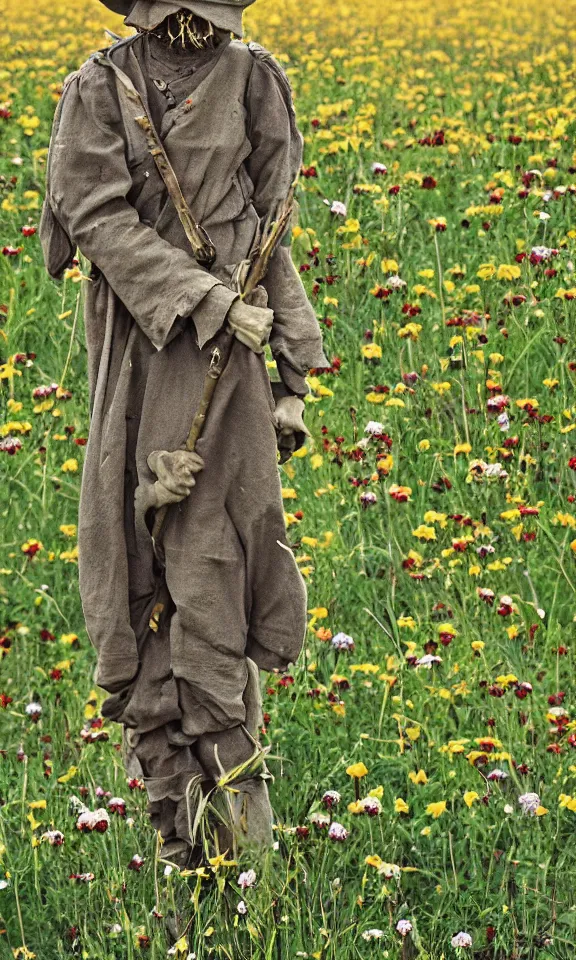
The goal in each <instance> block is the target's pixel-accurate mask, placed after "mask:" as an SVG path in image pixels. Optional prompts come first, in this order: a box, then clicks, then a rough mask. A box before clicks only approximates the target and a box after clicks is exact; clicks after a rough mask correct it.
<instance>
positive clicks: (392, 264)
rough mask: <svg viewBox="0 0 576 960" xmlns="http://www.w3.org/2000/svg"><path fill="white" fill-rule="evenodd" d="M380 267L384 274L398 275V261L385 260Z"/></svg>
mask: <svg viewBox="0 0 576 960" xmlns="http://www.w3.org/2000/svg"><path fill="white" fill-rule="evenodd" d="M380 267H381V269H382V271H383V272H384V273H398V264H397V262H396V260H383V261H382V263H381V264H380Z"/></svg>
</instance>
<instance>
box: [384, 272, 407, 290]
mask: <svg viewBox="0 0 576 960" xmlns="http://www.w3.org/2000/svg"><path fill="white" fill-rule="evenodd" d="M386 286H387V287H390V288H391V289H392V290H402V288H403V287H406V286H407V283H406V281H405V280H402V278H401V277H399V276H398V274H397V273H395V274H393V276H391V277H388V279H387V280H386Z"/></svg>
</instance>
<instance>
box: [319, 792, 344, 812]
mask: <svg viewBox="0 0 576 960" xmlns="http://www.w3.org/2000/svg"><path fill="white" fill-rule="evenodd" d="M340 800H341V797H340V794H339V793H338V791H337V790H327V791H326V792H325V794H324V795H323V797H322V800H321V803H322V804H323V806H324V807H326V809H327V810H331V809H332V807H335V806H336V805H337V804H338V803H340Z"/></svg>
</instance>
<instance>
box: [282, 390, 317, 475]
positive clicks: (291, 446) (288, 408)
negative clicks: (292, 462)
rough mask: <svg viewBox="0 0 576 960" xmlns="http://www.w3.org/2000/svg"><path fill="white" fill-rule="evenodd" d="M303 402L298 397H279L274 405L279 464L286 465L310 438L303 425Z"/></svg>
mask: <svg viewBox="0 0 576 960" xmlns="http://www.w3.org/2000/svg"><path fill="white" fill-rule="evenodd" d="M304 409H305V404H304V401H303V400H301V399H300V397H295V396H294V397H281V398H280V400H278V402H277V403H276V411H275V415H276V434H277V437H278V449H279V451H280V463H286V461H287V460H289V459H290V457H291V456H292V454H293V453H294V451H295V450H298V449H299V448H300V447H301V446H302V445H303V443H304V441H305V438H306V437H309V436H310V431H309V429H308V427H307V426H306V424H305V423H304V419H303V417H304Z"/></svg>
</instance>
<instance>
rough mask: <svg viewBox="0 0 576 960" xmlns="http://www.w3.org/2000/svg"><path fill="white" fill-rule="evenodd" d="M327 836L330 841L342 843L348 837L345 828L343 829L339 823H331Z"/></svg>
mask: <svg viewBox="0 0 576 960" xmlns="http://www.w3.org/2000/svg"><path fill="white" fill-rule="evenodd" d="M328 836H329V837H330V840H334V841H338V842H343V841H344V840H346V838H347V836H348V831H347V829H346V827H343V826H342V824H341V823H336V822H334V823H331V824H330V827H329V829H328Z"/></svg>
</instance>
